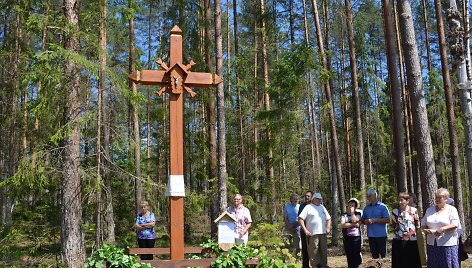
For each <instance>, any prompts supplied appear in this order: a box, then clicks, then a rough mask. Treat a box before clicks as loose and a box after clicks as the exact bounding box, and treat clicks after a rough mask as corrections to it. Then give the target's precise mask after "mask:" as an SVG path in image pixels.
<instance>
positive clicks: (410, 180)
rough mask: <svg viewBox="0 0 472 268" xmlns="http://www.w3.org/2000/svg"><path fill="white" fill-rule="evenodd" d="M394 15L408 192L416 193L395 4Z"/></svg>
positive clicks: (407, 98)
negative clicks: (406, 155) (406, 156)
mask: <svg viewBox="0 0 472 268" xmlns="http://www.w3.org/2000/svg"><path fill="white" fill-rule="evenodd" d="M393 13H394V17H395V33H396V44H397V46H396V49H397V51H398V60H399V61H398V63H399V68H400V86H401V88H402V97H403V120H404V121H405V124H404V126H405V142H406V149H407V154H408V158H407V160H406V164H407V167H406V170H407V175H406V177H407V183H408V187H407V189H408V192H410V193H414V192H415V188H414V180H413V165H412V161H413V159H412V158H413V154H412V151H411V142H410V141H411V137H410V126H411V125H410V120H409V119H410V102H409V96H408V95H407V92H406V86H405V70H404V65H403V51H402V48H401V41H400V30H399V29H398V12H397V9H396V7H395V4H394V8H393Z"/></svg>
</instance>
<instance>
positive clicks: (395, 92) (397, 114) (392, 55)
mask: <svg viewBox="0 0 472 268" xmlns="http://www.w3.org/2000/svg"><path fill="white" fill-rule="evenodd" d="M392 7H393V5H392V2H390V0H383V1H382V8H383V13H384V14H383V15H384V27H385V42H386V44H387V64H388V78H389V79H388V80H389V85H390V92H391V98H392V117H393V120H392V121H393V143H394V146H393V147H394V150H395V171H396V172H395V178H396V180H397V190H398V192H406V191H407V185H408V183H407V180H406V174H405V153H404V147H403V146H404V144H403V138H404V137H403V122H402V117H403V114H402V90H401V88H400V83H399V80H398V55H397V46H396V45H397V43H396V40H395V30H394V25H393V20H392V18H393V17H392Z"/></svg>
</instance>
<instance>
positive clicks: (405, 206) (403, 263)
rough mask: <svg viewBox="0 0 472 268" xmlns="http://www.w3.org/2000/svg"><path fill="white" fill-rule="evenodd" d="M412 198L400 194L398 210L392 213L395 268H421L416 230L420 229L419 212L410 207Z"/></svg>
mask: <svg viewBox="0 0 472 268" xmlns="http://www.w3.org/2000/svg"><path fill="white" fill-rule="evenodd" d="M409 202H410V196H409V195H408V194H407V193H405V192H402V193H400V194H398V208H396V209H394V210H393V211H392V216H391V217H390V224H391V225H392V227H393V230H394V234H393V240H392V267H393V268H404V267H411V268H421V261H420V253H419V251H418V241H417V240H416V228H419V221H420V220H419V216H418V211H417V210H416V208H414V207H410V206H409Z"/></svg>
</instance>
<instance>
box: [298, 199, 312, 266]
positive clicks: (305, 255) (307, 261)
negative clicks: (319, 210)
mask: <svg viewBox="0 0 472 268" xmlns="http://www.w3.org/2000/svg"><path fill="white" fill-rule="evenodd" d="M312 196H313V192H312V191H306V192H305V202H304V203H302V204H300V208H299V209H298V215H300V213H302V211H303V209H304V208H305V206H306V205H308V204H311V197H312ZM300 239H301V241H302V260H303V266H302V267H303V268H309V267H310V258H309V257H308V247H307V244H306V235H305V233H304V232H300Z"/></svg>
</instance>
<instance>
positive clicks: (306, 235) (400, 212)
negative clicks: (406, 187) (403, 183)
mask: <svg viewBox="0 0 472 268" xmlns="http://www.w3.org/2000/svg"><path fill="white" fill-rule="evenodd" d="M366 195H367V200H368V204H367V205H366V206H365V208H364V209H363V210H360V209H359V205H360V204H359V201H358V200H357V199H356V198H351V199H350V200H349V201H348V205H347V210H346V213H344V214H342V215H341V227H342V234H343V245H344V250H345V253H346V257H347V266H348V267H349V268H352V267H358V266H359V265H360V264H361V263H362V255H361V247H362V229H361V228H362V225H365V226H366V228H367V238H368V243H369V248H370V253H371V255H372V258H374V259H378V258H385V257H386V255H387V237H388V225H389V224H390V226H391V229H392V230H393V239H392V250H391V253H392V267H401V268H404V267H412V268H414V267H421V258H420V250H419V247H418V242H417V238H418V235H420V234H419V233H417V232H420V230H422V231H423V233H424V234H425V235H426V242H427V243H426V244H427V256H428V258H427V266H428V267H432V268H434V267H437V268H456V267H460V260H459V246H458V245H459V233H460V228H461V225H460V221H459V215H458V213H457V210H456V208H455V207H454V206H452V205H449V204H448V200H451V199H450V198H449V192H448V190H447V189H444V188H440V189H438V190H437V191H436V193H435V205H434V206H432V207H430V208H428V209H427V210H426V213H425V215H424V216H423V217H422V218H421V220H420V216H419V214H418V210H417V209H416V208H415V205H414V202H412V201H413V200H412V199H413V198H410V195H409V194H408V193H404V192H402V193H400V194H399V195H398V199H397V201H398V208H395V209H393V210H392V213H391V214H390V212H389V210H388V208H387V206H386V205H385V204H384V203H382V202H380V201H379V197H378V194H377V191H376V190H374V189H370V190H368V191H367V193H366ZM322 200H323V198H322V196H321V194H320V193H315V194H313V193H312V192H311V191H307V192H306V193H305V202H304V203H302V204H298V201H299V196H298V195H296V194H294V195H292V196H291V197H290V203H289V204H286V205H285V207H284V220H285V230H286V231H287V232H288V233H289V234H290V235H291V237H292V238H293V239H292V249H293V253H294V254H296V253H298V250H299V249H300V248H301V252H302V259H303V267H304V268H305V267H313V268H314V267H327V256H328V255H327V234H329V233H330V230H331V216H330V215H329V213H328V211H327V210H326V208H325V207H324V206H323V204H322ZM420 228H421V229H420Z"/></svg>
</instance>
